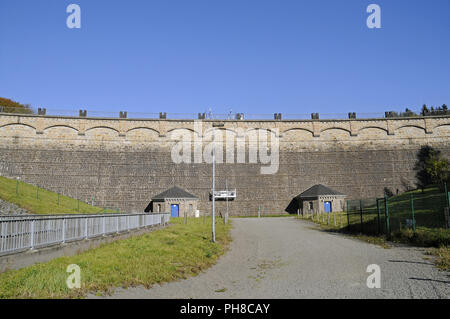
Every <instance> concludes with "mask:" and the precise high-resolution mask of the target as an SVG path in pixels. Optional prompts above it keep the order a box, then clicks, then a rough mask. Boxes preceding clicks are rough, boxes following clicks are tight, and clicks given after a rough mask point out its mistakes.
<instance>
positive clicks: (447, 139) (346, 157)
mask: <svg viewBox="0 0 450 319" xmlns="http://www.w3.org/2000/svg"><path fill="white" fill-rule="evenodd" d="M218 122H220V123H223V124H224V126H223V127H220V128H217V129H216V131H217V132H226V133H227V137H226V138H227V139H228V138H229V136H231V137H232V138H234V139H235V140H236V141H239V140H243V141H244V145H245V148H246V154H247V155H246V156H247V158H248V156H249V148H250V147H251V145H252V142H251V141H248V140H247V139H246V135H245V134H243V133H242V132H260V131H261V130H262V131H264V132H267V134H268V136H269V137H270V139H274V140H275V139H277V140H278V141H279V169H278V171H277V172H276V173H275V174H261V167H263V166H267V165H264V164H259V163H249V160H248V159H246V160H245V162H244V163H234V162H235V161H236V156H237V155H236V154H234V157H233V158H234V159H235V160H234V161H232V162H233V163H227V162H226V158H225V159H224V162H225V163H218V164H217V165H216V189H218V190H224V189H225V180H227V182H228V187H229V189H236V190H237V198H236V200H234V201H232V202H230V203H229V204H230V213H231V214H232V215H256V214H257V211H258V207H261V211H262V212H263V213H264V214H279V213H283V212H284V211H285V209H286V208H287V206H288V205H289V203H290V202H291V200H292V198H293V197H295V196H296V195H298V194H299V193H301V192H303V191H304V190H306V189H307V188H309V187H310V186H312V185H315V184H318V183H321V184H324V185H326V186H329V187H331V188H334V189H336V190H338V191H340V192H342V193H344V194H347V195H348V196H349V198H369V197H375V196H382V195H383V188H384V187H389V188H390V189H391V190H393V191H394V192H395V191H396V190H397V189H398V190H399V191H404V190H405V188H407V187H411V186H413V185H414V171H413V167H414V163H415V161H416V154H417V151H418V149H419V148H420V147H421V146H422V145H427V144H428V145H431V146H433V147H436V148H438V149H439V150H441V151H442V153H443V154H444V155H445V156H447V157H450V117H448V116H447V117H425V118H422V117H417V118H387V119H367V120H357V119H352V120H303V121H290V120H289V121H288V120H282V121H281V120H280V121H248V120H237V121H234V120H233V121H213V120H203V121H202V122H201V123H200V124H199V122H197V121H193V120H165V119H161V120H141V119H100V118H80V117H52V116H35V115H12V114H0V175H2V176H5V177H9V178H16V177H20V179H21V180H22V181H25V182H28V183H31V184H35V185H39V186H40V187H44V188H47V189H49V190H52V191H56V192H60V193H62V194H65V195H69V196H72V197H74V198H78V199H80V200H83V201H86V202H92V200H93V202H94V204H95V205H98V206H106V207H114V208H120V209H122V210H123V211H126V212H141V211H143V210H144V209H145V208H146V207H147V205H148V204H149V202H150V201H151V198H152V196H155V195H157V194H159V193H160V192H162V191H164V190H166V189H167V188H169V187H172V186H174V185H176V186H179V187H181V188H184V189H186V190H187V191H188V192H190V193H192V194H194V195H196V196H198V197H199V198H200V201H199V204H198V208H199V209H200V211H201V212H202V213H204V212H209V211H210V210H211V202H210V201H209V194H210V190H211V179H212V178H211V177H212V168H211V164H209V163H204V162H202V163H180V164H176V163H174V161H173V160H172V157H171V152H172V150H173V148H174V146H175V145H177V143H178V145H184V144H180V143H181V142H180V135H181V134H180V133H183V134H184V135H183V136H189V137H191V138H192V139H194V138H197V139H199V138H203V139H204V142H205V144H206V142H208V141H210V140H211V134H209V132H210V130H211V127H212V125H213V123H218ZM183 141H184V140H183ZM183 143H187V144H189V145H191V144H190V142H189V141H184V142H183ZM237 145H238V143H237V142H236V144H235V145H234V146H233V149H234V150H235V151H236V147H237ZM235 153H236V152H235ZM225 207H226V205H225V202H218V203H217V212H218V213H219V214H220V213H224V212H225Z"/></svg>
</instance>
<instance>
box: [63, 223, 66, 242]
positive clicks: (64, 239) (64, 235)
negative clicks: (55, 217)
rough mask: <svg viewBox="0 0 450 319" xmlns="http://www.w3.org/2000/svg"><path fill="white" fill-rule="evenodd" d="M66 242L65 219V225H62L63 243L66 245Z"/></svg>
mask: <svg viewBox="0 0 450 319" xmlns="http://www.w3.org/2000/svg"><path fill="white" fill-rule="evenodd" d="M65 242H66V219H65V218H63V224H62V243H63V244H64V243H65Z"/></svg>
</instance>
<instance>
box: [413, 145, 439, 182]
mask: <svg viewBox="0 0 450 319" xmlns="http://www.w3.org/2000/svg"><path fill="white" fill-rule="evenodd" d="M434 152H436V151H435V150H434V149H433V148H432V147H431V146H428V145H425V146H422V147H421V148H420V150H419V152H418V153H417V162H416V164H415V165H414V170H415V171H416V180H417V182H416V185H417V187H418V188H421V189H424V188H425V187H426V186H428V185H430V184H431V183H432V182H433V179H432V178H431V175H430V174H429V173H428V172H427V169H426V166H427V163H426V162H427V160H428V159H429V158H430V155H431V154H432V153H434ZM438 152H439V151H438Z"/></svg>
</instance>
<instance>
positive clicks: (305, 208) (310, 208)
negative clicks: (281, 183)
mask: <svg viewBox="0 0 450 319" xmlns="http://www.w3.org/2000/svg"><path fill="white" fill-rule="evenodd" d="M345 198H346V195H344V194H342V193H339V192H337V191H335V190H334V189H331V188H328V187H326V186H323V185H321V184H318V185H314V186H313V187H311V188H308V189H307V190H306V191H304V192H303V193H301V194H300V195H298V196H297V197H295V199H296V200H297V202H298V207H299V208H300V210H301V212H302V213H304V214H311V213H331V212H342V211H344V210H345Z"/></svg>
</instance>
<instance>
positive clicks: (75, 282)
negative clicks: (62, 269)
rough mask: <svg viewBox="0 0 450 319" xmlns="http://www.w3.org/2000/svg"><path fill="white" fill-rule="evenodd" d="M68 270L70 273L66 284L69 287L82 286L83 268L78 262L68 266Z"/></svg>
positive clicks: (78, 287)
mask: <svg viewBox="0 0 450 319" xmlns="http://www.w3.org/2000/svg"><path fill="white" fill-rule="evenodd" d="M66 272H68V273H70V275H69V277H67V280H66V285H67V288H69V289H75V288H76V289H80V288H81V268H80V266H78V265H76V264H72V265H69V266H67V270H66Z"/></svg>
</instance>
